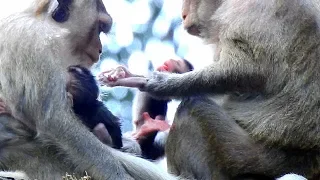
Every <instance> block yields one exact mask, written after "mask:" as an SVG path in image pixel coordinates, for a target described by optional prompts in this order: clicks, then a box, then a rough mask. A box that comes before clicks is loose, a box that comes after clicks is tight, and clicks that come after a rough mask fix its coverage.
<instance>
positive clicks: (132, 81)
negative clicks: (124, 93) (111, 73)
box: [100, 77, 147, 88]
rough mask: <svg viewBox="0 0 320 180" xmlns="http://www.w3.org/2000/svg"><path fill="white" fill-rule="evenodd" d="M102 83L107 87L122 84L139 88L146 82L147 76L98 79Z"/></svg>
mask: <svg viewBox="0 0 320 180" xmlns="http://www.w3.org/2000/svg"><path fill="white" fill-rule="evenodd" d="M100 82H101V84H102V85H107V86H109V87H115V86H124V87H132V88H141V87H143V86H145V84H146V83H147V78H145V77H129V78H123V79H117V80H116V81H109V80H108V79H107V78H106V77H105V78H103V79H102V80H100Z"/></svg>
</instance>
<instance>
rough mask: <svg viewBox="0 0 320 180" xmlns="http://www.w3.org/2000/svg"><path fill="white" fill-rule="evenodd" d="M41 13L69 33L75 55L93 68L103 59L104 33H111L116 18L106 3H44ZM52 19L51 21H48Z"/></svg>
mask: <svg viewBox="0 0 320 180" xmlns="http://www.w3.org/2000/svg"><path fill="white" fill-rule="evenodd" d="M40 1H42V2H43V3H42V4H41V3H39V4H40V5H39V6H38V9H37V11H36V12H37V13H38V15H45V17H46V20H49V21H52V22H53V23H55V24H56V25H58V26H60V27H61V28H63V29H66V30H67V31H68V35H67V38H68V40H69V41H70V43H69V44H70V46H71V53H72V55H73V56H75V57H76V58H77V59H78V61H80V64H81V65H83V66H85V67H87V68H89V67H91V65H92V64H94V63H96V62H97V61H98V60H99V56H100V54H101V52H102V45H101V41H100V38H99V34H100V33H101V32H104V33H108V32H109V31H110V29H111V26H112V18H111V16H110V15H109V14H108V12H107V11H106V8H105V6H104V4H103V2H102V0H40ZM48 17H49V18H48Z"/></svg>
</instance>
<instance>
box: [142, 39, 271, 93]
mask: <svg viewBox="0 0 320 180" xmlns="http://www.w3.org/2000/svg"><path fill="white" fill-rule="evenodd" d="M239 62H241V63H239ZM264 74H266V73H265V72H263V70H262V69H261V68H260V65H259V64H258V63H257V62H254V61H253V60H252V58H251V57H249V56H248V55H247V54H246V53H245V52H243V51H241V50H239V48H238V47H236V46H234V45H233V46H225V48H222V51H221V53H220V60H219V62H218V63H216V64H211V65H209V66H207V67H205V68H203V69H201V70H198V71H191V72H187V73H184V74H169V73H162V72H153V74H152V75H151V76H150V77H149V78H148V80H147V82H146V84H145V85H144V86H140V90H142V91H146V92H148V93H150V94H152V95H154V96H165V97H183V96H191V95H198V94H206V93H214V94H220V93H227V92H237V91H239V92H252V91H259V90H261V89H262V88H263V86H264V82H265V77H264Z"/></svg>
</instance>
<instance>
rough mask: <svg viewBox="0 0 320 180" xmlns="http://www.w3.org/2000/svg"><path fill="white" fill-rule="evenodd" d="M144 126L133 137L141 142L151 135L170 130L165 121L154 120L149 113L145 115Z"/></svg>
mask: <svg viewBox="0 0 320 180" xmlns="http://www.w3.org/2000/svg"><path fill="white" fill-rule="evenodd" d="M143 120H144V124H143V125H142V126H141V127H140V128H139V129H137V131H136V132H134V133H133V134H132V135H133V137H134V138H135V139H136V140H137V141H138V142H139V141H140V140H142V139H144V138H146V137H148V136H149V135H150V134H152V133H154V132H158V131H166V130H168V129H170V125H169V124H168V123H167V122H166V121H164V120H158V119H152V118H151V117H150V115H149V113H148V112H144V113H143Z"/></svg>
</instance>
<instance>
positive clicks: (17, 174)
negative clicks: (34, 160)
mask: <svg viewBox="0 0 320 180" xmlns="http://www.w3.org/2000/svg"><path fill="white" fill-rule="evenodd" d="M0 179H1V180H12V179H14V180H29V177H28V176H27V175H26V174H25V173H24V172H22V171H0Z"/></svg>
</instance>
